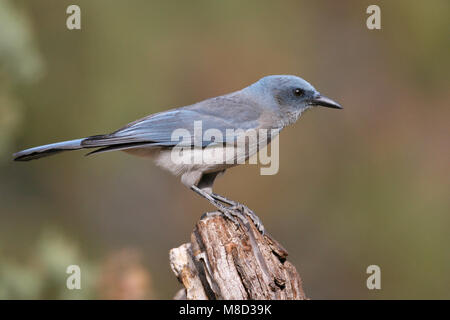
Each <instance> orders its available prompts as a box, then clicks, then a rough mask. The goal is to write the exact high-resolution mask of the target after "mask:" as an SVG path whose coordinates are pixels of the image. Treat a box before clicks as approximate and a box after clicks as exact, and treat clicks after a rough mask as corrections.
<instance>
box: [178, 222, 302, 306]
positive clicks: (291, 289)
mask: <svg viewBox="0 0 450 320" xmlns="http://www.w3.org/2000/svg"><path fill="white" fill-rule="evenodd" d="M247 228H250V231H249V230H247ZM287 255H288V253H287V251H286V250H285V249H284V248H283V247H282V246H281V245H280V244H279V243H278V242H277V241H275V240H274V239H272V238H271V237H270V236H269V235H268V234H266V235H265V236H262V235H261V234H260V233H259V232H258V231H257V229H256V227H255V226H254V224H253V223H252V222H251V221H245V224H244V225H241V226H239V227H237V226H236V225H235V224H233V223H232V222H231V221H229V220H227V219H224V218H223V217H221V216H214V217H208V218H205V219H202V220H200V221H198V222H197V225H196V227H195V229H194V231H193V233H192V234H191V242H190V243H185V244H183V245H181V246H180V247H178V248H174V249H172V250H170V265H171V268H172V270H173V272H174V273H175V275H176V276H177V278H178V280H179V281H180V282H181V283H182V284H183V286H184V288H183V289H181V290H180V291H179V292H178V293H177V294H176V296H175V297H174V298H175V299H188V300H205V299H225V300H234V299H244V300H247V299H269V300H271V299H281V300H292V299H299V300H302V299H307V298H306V296H305V293H304V292H303V288H302V280H301V278H300V276H299V274H298V273H297V270H296V269H295V267H294V266H293V265H292V264H291V263H289V262H288V261H286V257H287Z"/></svg>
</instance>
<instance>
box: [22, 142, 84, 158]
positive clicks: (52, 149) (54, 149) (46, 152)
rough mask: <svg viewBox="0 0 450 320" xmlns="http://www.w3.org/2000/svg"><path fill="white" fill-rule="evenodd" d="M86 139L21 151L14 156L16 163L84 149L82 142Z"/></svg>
mask: <svg viewBox="0 0 450 320" xmlns="http://www.w3.org/2000/svg"><path fill="white" fill-rule="evenodd" d="M83 140H84V139H76V140H70V141H63V142H58V143H51V144H46V145H44V146H39V147H34V148H30V149H26V150H22V151H19V152H17V153H15V154H14V155H13V157H14V161H29V160H34V159H39V158H42V157H46V156H50V155H54V154H56V153H59V152H63V151H69V150H78V149H82V148H83V147H82V146H81V141H83Z"/></svg>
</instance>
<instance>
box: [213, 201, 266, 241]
mask: <svg viewBox="0 0 450 320" xmlns="http://www.w3.org/2000/svg"><path fill="white" fill-rule="evenodd" d="M211 197H212V198H213V199H215V200H218V201H220V202H223V203H226V204H228V205H230V206H231V207H229V208H230V209H237V210H240V211H241V212H243V213H245V214H246V215H247V216H249V217H250V219H252V221H253V223H254V224H255V226H256V228H258V230H259V232H261V234H263V235H264V226H263V224H262V222H261V219H259V217H258V216H257V215H256V213H254V212H253V210H251V209H250V208H249V207H247V206H246V205H244V204H242V203H239V202H236V201H234V200H230V199H228V198H225V197H224V196H221V195H220V194H217V193H211Z"/></svg>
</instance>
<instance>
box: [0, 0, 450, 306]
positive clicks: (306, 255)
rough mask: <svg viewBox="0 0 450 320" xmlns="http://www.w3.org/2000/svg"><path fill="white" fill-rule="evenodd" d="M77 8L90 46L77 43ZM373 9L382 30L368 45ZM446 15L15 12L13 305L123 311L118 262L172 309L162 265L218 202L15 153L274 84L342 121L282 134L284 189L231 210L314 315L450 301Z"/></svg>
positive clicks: (262, 5)
mask: <svg viewBox="0 0 450 320" xmlns="http://www.w3.org/2000/svg"><path fill="white" fill-rule="evenodd" d="M72 3H76V4H78V5H80V7H81V10H82V30H81V31H68V30H67V29H66V27H65V19H66V14H65V10H66V8H67V6H68V5H69V4H72ZM374 3H377V4H379V5H380V7H381V12H382V30H380V31H369V30H368V29H367V28H366V26H365V19H366V17H367V15H366V13H365V9H366V8H367V6H368V5H370V4H374ZM449 9H450V3H449V2H448V1H445V0H442V1H439V0H436V1H433V2H423V1H406V0H403V1H395V2H393V1H339V2H338V1H314V2H312V1H309V2H306V1H280V2H275V1H270V2H269V1H245V2H243V1H189V2H187V1H186V2H175V1H164V2H163V1H160V2H154V1H137V0H134V1H126V2H125V1H122V2H118V1H116V2H111V1H106V0H97V1H39V2H38V1H31V0H20V1H6V0H1V1H0V12H1V13H0V298H12V297H25V298H79V297H81V298H102V297H103V298H104V297H117V296H114V295H112V294H111V295H109V294H105V293H103V294H102V292H101V291H100V290H99V289H98V286H97V284H98V283H99V281H102V280H101V279H104V277H106V276H105V274H104V273H105V272H106V271H101V270H104V269H102V266H105V265H108V261H110V260H109V259H110V258H108V256H110V255H111V254H113V255H114V252H118V253H117V254H119V255H120V252H121V251H120V250H122V248H124V247H126V248H134V249H132V250H137V251H136V252H140V253H139V254H142V261H140V262H139V267H137V268H138V269H133V268H132V267H130V268H131V269H132V270H138V272H137V273H139V274H141V273H140V272H141V271H139V270H141V269H140V268H144V269H145V270H146V272H149V274H148V275H147V276H148V281H150V279H151V286H152V288H153V290H154V293H152V294H151V297H153V298H171V297H172V296H173V294H174V293H175V292H176V290H177V288H178V284H177V282H176V280H175V278H174V277H173V275H172V274H171V271H170V268H169V265H168V250H169V249H170V248H172V247H174V246H177V245H179V244H181V243H183V242H186V240H187V239H186V237H188V235H189V234H190V232H191V230H192V228H193V226H194V223H195V221H196V220H197V219H198V218H199V216H200V215H201V213H202V212H204V211H207V210H210V207H209V206H208V204H207V203H206V202H205V201H203V200H202V199H200V198H199V197H197V196H195V195H194V194H193V193H192V192H191V191H189V190H187V189H186V188H185V187H183V186H182V185H181V184H180V183H179V181H178V179H176V178H174V177H172V176H171V175H170V174H168V173H166V172H163V171H161V170H160V169H158V168H156V167H155V166H154V165H153V164H151V163H149V162H148V161H146V160H144V159H140V158H134V157H130V156H128V155H126V154H121V153H110V154H104V155H98V156H95V157H89V158H84V157H83V156H82V154H83V153H82V152H79V153H69V154H63V155H59V156H55V157H51V158H48V159H44V160H42V161H36V162H30V163H12V162H11V154H12V153H13V152H15V151H17V150H19V149H22V148H25V147H29V146H34V145H39V144H43V143H48V142H53V141H59V140H65V139H70V138H79V137H83V136H87V135H93V134H100V133H106V132H110V131H112V130H114V129H116V128H118V127H120V126H122V125H124V124H125V123H127V122H130V121H132V120H135V119H136V118H138V117H141V116H144V115H147V114H150V113H153V112H157V111H162V110H165V109H168V108H171V107H176V106H182V105H186V104H190V103H193V102H196V101H199V100H202V99H204V98H207V97H211V96H216V95H219V94H223V93H227V92H230V91H233V90H237V89H240V88H242V87H244V86H246V85H248V84H250V83H252V82H254V81H255V80H257V79H258V78H260V77H262V76H265V75H268V74H296V75H299V76H302V77H304V78H305V79H307V80H308V81H310V82H311V83H312V84H313V85H315V86H316V88H317V89H318V90H320V91H321V92H322V93H324V94H326V95H327V96H329V97H332V98H333V99H336V100H337V101H339V102H340V103H341V104H342V105H343V106H344V108H345V109H344V110H343V111H335V110H325V109H323V110H315V111H313V112H311V113H307V114H306V115H304V117H302V119H301V120H300V121H299V122H298V123H297V124H296V125H295V126H293V127H291V128H288V129H287V130H285V131H284V132H283V133H282V134H281V137H280V151H281V154H280V161H281V165H280V172H279V173H278V174H277V175H275V176H260V175H259V169H258V167H256V166H245V167H244V166H241V167H239V168H235V169H232V170H230V171H229V172H228V173H227V175H225V176H224V177H223V178H221V179H220V180H219V181H218V183H217V184H216V188H217V192H219V193H222V194H224V195H226V196H229V197H230V198H233V199H236V200H240V201H242V202H245V203H246V204H247V205H248V206H249V207H251V208H252V209H254V210H255V212H257V213H258V214H259V215H260V217H261V218H262V219H263V221H264V223H265V225H266V228H267V229H268V230H269V232H270V233H271V234H273V235H274V237H275V238H277V240H279V241H280V242H281V243H282V244H283V245H284V246H285V247H286V248H287V249H288V251H289V252H290V261H292V262H293V263H294V265H296V266H297V268H298V269H299V271H300V273H301V275H302V278H303V279H304V287H305V291H306V293H307V294H308V296H309V297H311V298H313V299H314V298H316V299H317V298H339V299H347V298H357V299H363V298H370V299H372V298H375V299H381V298H385V299H391V298H447V299H448V298H450V294H449V290H448V288H449V284H450V274H449V272H448V271H449V270H450V255H449V254H448V244H449V243H450V232H449V228H450V214H449V213H450V197H449V190H450V179H449V178H450V166H449V160H450V152H449V147H448V143H449V138H450V135H449V120H448V119H449V116H450V109H449V102H450V92H449V90H448V89H449V84H450V81H449V80H450V79H449V74H450V73H449V71H450V70H449V69H450V68H449V66H450V61H449V59H448V57H449V53H450V42H449V38H448V35H449V31H450V24H449V22H448V21H449V20H448V15H449V13H450V10H449ZM49 230H53V231H49ZM48 234H51V235H52V236H48ZM49 239H50V240H49ZM58 239H70V240H58ZM55 243H56V245H55ZM58 243H60V245H58ZM67 243H70V244H67ZM155 244H156V245H155ZM66 247H68V248H70V250H69V249H65V248H66ZM67 252H70V253H72V254H70V255H64V253H67ZM119 260H120V259H119ZM49 261H50V262H49ZM66 262H67V263H68V264H80V265H81V267H82V272H83V275H84V276H85V277H84V278H83V279H84V280H83V281H85V284H86V286H85V288H86V290H84V289H83V290H81V291H80V292H71V291H70V292H69V291H67V290H65V289H64V285H65V280H64V279H65V277H66V274H65V269H64V266H65V265H66ZM370 264H377V265H379V266H380V267H381V270H382V290H381V291H377V292H373V291H369V290H367V288H366V286H365V284H366V277H367V275H366V274H365V270H366V267H367V266H368V265H370ZM141 265H142V267H141ZM59 266H61V267H59ZM83 266H86V268H83ZM131 269H130V270H131ZM99 270H100V271H99ZM142 270H143V269H142ZM58 272H59V273H58ZM142 272H143V271H142ZM113 273H114V272H113ZM137 273H136V274H137ZM142 275H144V273H142V274H141V275H139V277H141V276H142ZM147 276H143V277H144V278H145V277H147ZM102 277H103V278H102ZM144 278H142V279H144ZM140 279H141V278H140ZM142 279H141V280H142ZM146 281H147V280H145V279H144V281H143V282H142V283H146ZM138 282H139V281H138ZM48 283H51V286H49V285H48ZM44 284H46V285H44ZM118 285H119V284H118ZM148 285H150V283H149V284H148ZM149 290H150V289H149ZM119 291H120V290H119ZM138 291H139V290H138ZM139 292H141V291H139ZM142 297H149V296H145V295H142Z"/></svg>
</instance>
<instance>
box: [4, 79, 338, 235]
mask: <svg viewBox="0 0 450 320" xmlns="http://www.w3.org/2000/svg"><path fill="white" fill-rule="evenodd" d="M315 107H328V108H334V109H343V107H342V106H341V105H340V104H339V103H337V102H335V101H333V100H332V99H330V98H327V97H326V96H324V95H322V94H321V93H320V92H319V91H317V90H316V89H315V88H314V87H313V86H312V85H311V84H310V83H309V82H307V81H306V80H304V79H302V78H300V77H298V76H294V75H269V76H265V77H263V78H261V79H259V80H258V81H256V82H255V83H253V84H251V85H249V86H247V87H245V88H243V89H241V90H238V91H235V92H232V93H229V94H225V95H222V96H218V97H214V98H209V99H206V100H203V101H201V102H197V103H194V104H191V105H188V106H184V107H180V108H174V109H170V110H167V111H163V112H159V113H155V114H151V115H149V116H146V117H144V118H142V119H139V120H136V121H134V122H131V123H129V124H127V125H125V126H124V127H122V128H120V129H118V130H116V131H114V132H112V133H109V134H101V135H93V136H88V137H86V138H81V139H74V140H69V141H63V142H57V143H51V144H46V145H42V146H38V147H34V148H30V149H26V150H22V151H19V152H17V153H15V154H14V155H13V159H14V160H15V161H29V160H34V159H39V158H42V157H46V156H50V155H53V154H56V153H60V152H65V151H70V150H79V149H95V150H94V151H91V152H89V153H88V154H87V155H92V154H98V153H103V152H109V151H124V152H126V153H129V154H132V155H137V156H142V157H147V158H151V159H153V160H154V162H155V163H156V165H157V166H159V167H162V168H163V169H166V170H168V171H170V172H171V173H173V174H174V175H177V176H180V177H181V182H182V183H183V184H184V185H186V186H187V187H188V188H190V189H192V190H193V191H195V192H196V193H198V194H199V195H200V196H202V197H204V198H205V199H207V200H208V201H209V202H210V203H211V204H212V205H213V206H215V207H216V208H217V209H218V212H217V211H216V212H212V213H207V215H215V214H223V215H224V216H225V217H226V218H228V219H229V220H231V221H233V222H234V223H236V224H239V222H240V221H242V220H243V219H246V217H249V218H250V219H251V220H252V221H253V223H254V224H255V226H256V227H257V228H258V230H259V231H260V232H261V233H263V234H264V232H265V229H264V226H263V224H262V222H261V220H260V219H259V217H258V216H257V215H256V214H255V213H254V212H253V211H252V210H251V209H249V208H248V207H247V206H245V205H243V204H241V203H239V202H236V201H234V200H230V199H228V198H226V197H224V196H221V195H219V194H216V193H214V192H213V190H212V189H213V184H214V182H215V180H216V178H217V177H218V176H220V175H222V174H224V173H225V171H226V170H227V169H229V168H231V167H234V166H236V165H238V164H241V163H242V160H246V159H248V158H249V157H251V156H252V155H253V154H255V153H257V152H258V151H259V150H261V148H262V147H264V146H265V145H267V144H269V143H270V142H271V140H272V138H273V137H272V136H270V135H269V136H265V139H262V140H261V141H262V143H259V142H260V141H259V140H258V141H256V142H255V140H252V141H247V140H245V143H244V144H243V145H242V144H241V145H239V144H238V143H237V141H238V139H239V136H240V135H241V136H242V132H244V133H245V132H249V131H251V130H253V131H256V132H260V131H262V130H266V132H267V130H271V131H270V132H275V135H278V134H279V132H280V131H281V130H282V129H283V128H285V127H287V126H289V125H292V124H294V123H295V122H296V121H297V120H298V119H299V118H300V116H301V115H302V114H303V113H304V112H305V111H307V110H309V109H311V108H315ZM199 123H200V124H201V126H202V129H203V130H205V129H206V130H215V131H214V132H216V134H215V135H209V136H206V135H203V136H198V135H196V134H195V132H194V131H195V129H196V128H195V126H196V124H199ZM180 129H181V130H183V132H184V139H182V140H183V141H182V142H180V136H177V137H175V138H174V132H176V130H180ZM229 130H231V131H232V132H240V135H239V134H234V135H230V134H227V132H228V131H229ZM261 136H264V134H261ZM177 148H178V149H177ZM220 148H222V149H221V150H224V149H227V148H228V149H227V150H228V151H229V150H230V149H231V151H235V152H232V153H230V154H231V159H230V157H228V158H227V157H223V153H218V152H216V154H219V156H216V157H215V158H214V156H213V158H214V159H212V160H213V161H208V162H207V161H204V162H192V161H191V162H189V161H184V162H180V161H175V160H174V157H173V155H174V151H175V150H177V151H178V152H179V153H180V150H181V154H183V155H184V156H185V157H186V158H184V159H192V157H195V156H198V155H199V156H200V158H201V157H202V156H203V157H205V160H206V157H207V156H206V152H207V151H211V149H213V150H215V151H217V150H219V149H220ZM243 148H245V150H244V151H242V149H243ZM209 154H211V153H209ZM237 154H240V155H241V156H240V159H237V158H239V156H237ZM209 157H210V158H211V156H209ZM218 157H219V158H218ZM225 158H226V159H225ZM209 160H211V159H209ZM230 160H234V161H230ZM237 160H241V161H237ZM206 162H207V163H206Z"/></svg>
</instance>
